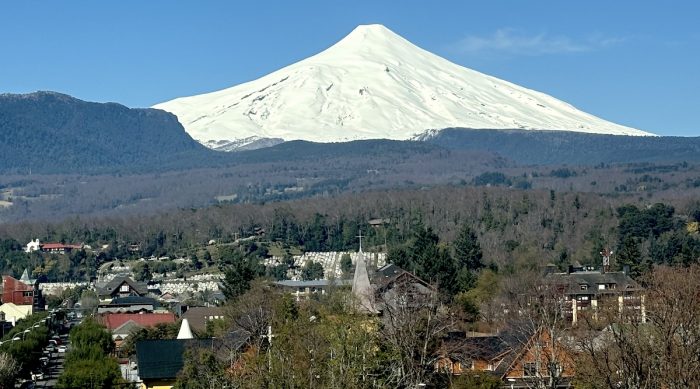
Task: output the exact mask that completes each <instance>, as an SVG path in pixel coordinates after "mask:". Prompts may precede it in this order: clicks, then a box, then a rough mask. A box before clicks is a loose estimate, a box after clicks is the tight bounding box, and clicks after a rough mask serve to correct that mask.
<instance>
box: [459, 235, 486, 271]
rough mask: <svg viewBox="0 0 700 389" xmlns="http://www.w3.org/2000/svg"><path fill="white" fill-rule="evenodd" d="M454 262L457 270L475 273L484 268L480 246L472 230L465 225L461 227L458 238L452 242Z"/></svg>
mask: <svg viewBox="0 0 700 389" xmlns="http://www.w3.org/2000/svg"><path fill="white" fill-rule="evenodd" d="M454 247H455V260H456V261H457V266H458V268H459V269H462V268H466V269H468V270H470V271H476V270H479V269H481V268H483V267H484V263H483V262H482V257H483V253H482V252H481V245H479V239H478V238H477V236H476V233H475V232H474V230H472V229H471V227H469V226H468V225H467V224H464V225H463V226H462V230H461V231H460V232H459V236H457V239H456V240H455V242H454Z"/></svg>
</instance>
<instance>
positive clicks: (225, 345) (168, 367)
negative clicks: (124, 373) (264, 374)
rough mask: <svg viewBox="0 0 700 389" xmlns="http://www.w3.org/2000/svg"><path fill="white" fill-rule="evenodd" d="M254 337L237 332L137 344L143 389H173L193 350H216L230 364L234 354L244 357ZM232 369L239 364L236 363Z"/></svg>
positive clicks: (146, 341) (139, 373)
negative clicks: (244, 349)
mask: <svg viewBox="0 0 700 389" xmlns="http://www.w3.org/2000/svg"><path fill="white" fill-rule="evenodd" d="M249 338H250V335H249V334H247V333H246V332H243V331H235V332H232V333H230V334H228V335H227V336H225V337H223V338H216V339H215V338H210V339H165V340H142V341H139V342H138V343H136V360H137V365H138V375H139V377H140V378H141V381H142V384H141V389H155V388H158V389H167V388H172V387H173V386H174V385H175V381H176V380H177V374H178V373H179V372H180V370H182V368H183V366H184V364H185V361H184V353H185V351H186V350H188V349H192V348H206V349H208V350H212V351H213V352H214V354H215V355H216V356H217V358H220V359H221V360H227V361H230V360H231V357H232V355H233V354H232V353H238V354H239V355H240V353H241V351H242V349H243V348H244V347H245V346H246V345H247V344H248V340H249ZM232 365H235V363H233V362H232Z"/></svg>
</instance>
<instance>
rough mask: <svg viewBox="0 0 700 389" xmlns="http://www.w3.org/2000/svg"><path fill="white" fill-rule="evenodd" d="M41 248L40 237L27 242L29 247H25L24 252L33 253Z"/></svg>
mask: <svg viewBox="0 0 700 389" xmlns="http://www.w3.org/2000/svg"><path fill="white" fill-rule="evenodd" d="M39 249H41V243H39V239H37V240H33V241H31V242H29V243H27V247H25V248H24V252H25V253H31V252H33V251H37V250H39Z"/></svg>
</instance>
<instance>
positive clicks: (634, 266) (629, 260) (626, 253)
mask: <svg viewBox="0 0 700 389" xmlns="http://www.w3.org/2000/svg"><path fill="white" fill-rule="evenodd" d="M617 263H618V267H619V268H620V269H623V268H624V267H625V266H629V269H630V276H632V277H635V278H636V277H639V276H640V275H641V274H642V273H644V272H645V271H646V270H647V266H645V265H644V261H643V260H642V254H641V252H640V251H639V247H638V245H637V242H636V241H635V239H634V238H633V237H631V236H627V237H625V238H624V239H623V241H622V242H621V243H620V245H619V247H618V251H617Z"/></svg>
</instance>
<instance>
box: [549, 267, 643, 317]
mask: <svg viewBox="0 0 700 389" xmlns="http://www.w3.org/2000/svg"><path fill="white" fill-rule="evenodd" d="M545 282H547V283H549V284H550V285H553V286H554V289H555V290H557V291H558V293H561V294H562V295H563V296H564V299H565V307H566V308H565V309H564V316H565V317H566V319H567V320H568V321H569V322H571V323H572V324H576V322H577V321H578V319H579V316H580V314H581V313H582V312H585V311H589V310H592V311H594V313H595V311H596V310H599V309H601V308H603V307H605V306H608V307H613V308H615V309H618V310H619V311H622V310H623V309H632V310H634V311H636V312H639V317H640V319H641V320H642V322H644V321H646V307H645V304H644V299H645V296H644V290H643V288H642V287H641V286H640V285H639V284H638V283H637V282H636V281H634V280H633V279H632V278H631V277H629V276H628V275H627V274H626V272H604V271H595V270H593V271H592V270H579V271H576V270H575V269H572V268H570V269H569V271H568V272H566V273H550V274H547V275H546V276H545Z"/></svg>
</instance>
